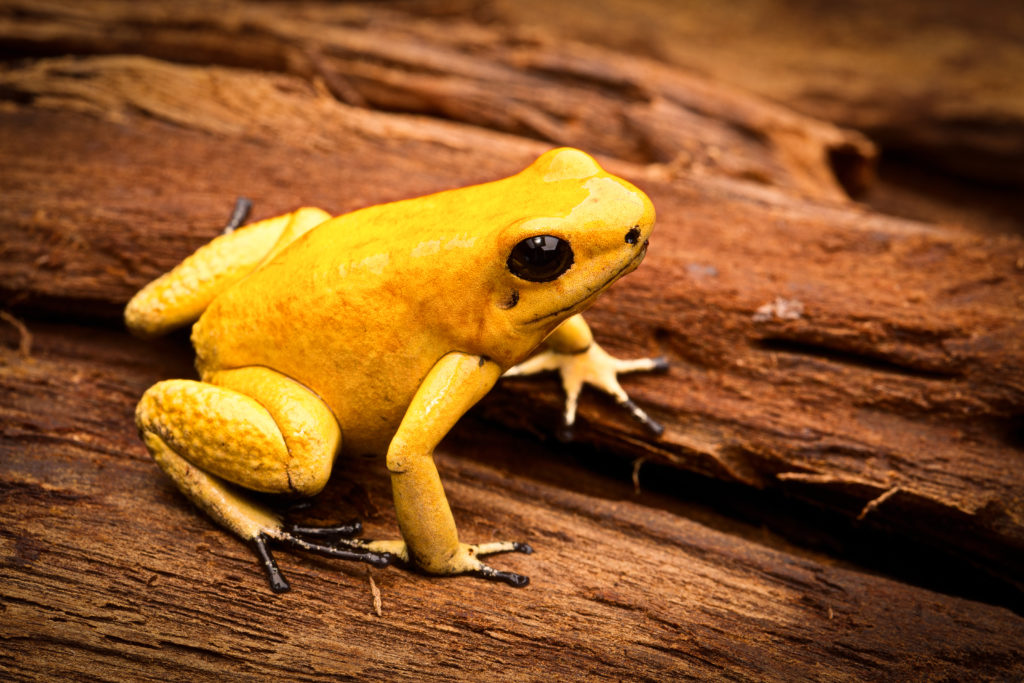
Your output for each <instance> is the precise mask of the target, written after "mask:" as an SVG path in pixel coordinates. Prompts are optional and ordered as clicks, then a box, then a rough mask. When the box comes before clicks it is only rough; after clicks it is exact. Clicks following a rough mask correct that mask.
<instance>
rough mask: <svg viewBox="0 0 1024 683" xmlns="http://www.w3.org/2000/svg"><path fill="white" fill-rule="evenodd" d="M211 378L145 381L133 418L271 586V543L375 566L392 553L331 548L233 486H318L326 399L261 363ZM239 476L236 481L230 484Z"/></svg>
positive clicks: (280, 582)
mask: <svg viewBox="0 0 1024 683" xmlns="http://www.w3.org/2000/svg"><path fill="white" fill-rule="evenodd" d="M208 379H209V380H210V383H206V382H195V381H190V380H169V381H165V382H159V383H158V384H155V385H153V386H152V387H150V389H149V390H148V391H146V393H145V394H144V395H143V397H142V400H141V401H140V402H139V405H138V408H137V409H136V422H137V424H138V426H139V429H140V431H141V433H142V438H143V440H144V441H145V443H146V446H147V448H148V449H149V452H150V454H151V455H152V456H153V459H154V460H156V462H157V464H158V465H160V468H161V469H162V470H163V471H164V472H165V473H166V474H167V475H168V476H170V477H171V479H172V480H174V482H175V484H176V485H177V486H178V488H179V489H180V490H181V491H182V492H183V493H184V494H185V495H186V496H188V497H189V498H190V499H191V500H192V501H193V502H194V503H195V504H196V505H197V506H199V507H200V508H201V509H203V510H205V511H206V512H207V513H208V514H209V515H210V516H211V517H212V518H213V519H214V520H216V521H217V522H218V523H219V524H221V525H222V526H224V527H226V528H227V529H229V530H231V531H233V532H234V533H235V534H237V535H238V536H240V537H241V538H242V539H243V540H245V541H246V542H247V543H249V545H250V546H251V547H252V548H253V550H254V551H255V552H256V554H257V556H258V557H259V558H260V560H261V562H262V564H263V567H264V570H265V571H266V573H267V577H268V579H269V581H270V586H271V589H273V590H274V591H275V592H281V591H284V590H287V589H288V584H287V582H286V581H285V580H284V578H283V577H282V576H281V572H280V571H279V570H278V568H277V564H276V563H275V562H274V558H273V555H272V554H271V552H270V549H269V547H268V542H280V543H284V544H286V545H290V546H292V547H296V548H300V549H303V550H307V551H310V552H315V553H319V554H323V555H328V556H331V557H338V558H342V559H349V560H359V561H362V562H368V563H370V564H374V565H377V566H384V565H387V564H388V563H389V561H390V558H389V557H388V556H386V555H383V554H381V553H376V552H372V551H370V550H368V549H364V548H359V547H356V548H337V547H334V546H333V545H326V544H324V543H322V542H321V541H323V540H336V539H338V538H341V537H343V536H345V535H348V532H353V533H358V531H359V528H358V526H354V525H347V526H346V527H338V528H335V529H333V530H331V531H333V532H334V533H333V535H329V534H328V535H327V536H324V535H321V536H319V537H318V536H317V535H316V534H312V535H309V534H305V533H303V531H304V530H302V529H300V528H287V527H285V526H284V525H283V524H282V523H281V520H280V519H279V518H278V517H277V516H276V515H275V514H273V513H272V512H270V511H269V510H267V509H266V508H264V507H262V506H260V505H258V504H256V503H254V502H252V501H251V500H249V499H248V498H247V497H246V496H245V495H244V494H243V493H242V492H241V491H240V490H239V489H238V486H241V487H245V488H249V489H252V490H256V491H263V492H267V493H293V494H300V495H314V494H316V493H318V492H319V491H320V490H321V489H322V488H323V487H324V485H325V484H326V483H327V479H328V477H329V476H330V471H331V466H332V464H333V460H334V455H335V453H336V452H337V450H338V446H339V444H340V440H341V433H340V430H339V428H338V424H337V421H336V420H335V419H334V416H333V415H332V414H331V413H330V411H329V410H328V408H327V406H326V405H324V404H323V402H322V401H320V399H319V398H318V397H316V396H315V395H314V394H313V393H312V392H310V391H309V390H308V389H306V388H305V387H304V386H302V385H301V384H299V383H297V382H295V381H293V380H291V379H289V378H287V377H285V376H283V375H281V374H279V373H276V372H274V371H273V370H269V369H267V368H260V367H253V368H239V369H235V370H226V371H222V372H218V373H214V374H213V375H211V376H210V377H209V378H208ZM236 485H237V486H236Z"/></svg>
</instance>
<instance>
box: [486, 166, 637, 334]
mask: <svg viewBox="0 0 1024 683" xmlns="http://www.w3.org/2000/svg"><path fill="white" fill-rule="evenodd" d="M514 179H515V180H516V181H518V182H517V183H516V184H515V185H513V186H512V189H511V191H512V192H518V193H521V196H520V197H510V198H509V199H510V200H512V201H515V202H517V203H518V205H520V206H527V207H530V208H529V213H530V217H528V218H524V219H522V220H519V221H516V222H514V223H513V224H511V225H509V226H508V227H506V228H505V229H504V230H502V231H501V233H500V235H498V245H497V247H498V253H499V256H500V258H501V260H502V263H503V266H504V268H503V272H502V274H501V277H500V278H499V281H500V285H499V287H498V288H497V291H496V292H495V296H496V300H495V306H496V307H497V308H498V309H500V314H502V315H504V316H506V322H507V323H508V324H510V325H511V326H512V327H514V328H517V329H518V330H519V331H520V332H521V333H522V334H525V335H530V336H532V335H534V334H538V333H540V334H542V335H546V334H548V333H549V332H550V331H551V330H552V329H554V328H555V326H557V325H558V323H560V322H561V321H562V320H565V319H566V318H568V317H569V316H571V315H574V314H575V313H579V312H580V311H582V310H584V309H585V308H587V307H588V306H589V305H590V304H591V303H593V301H594V299H596V298H597V296H598V295H599V294H600V293H601V292H603V291H604V290H605V289H607V288H608V287H609V286H610V285H611V284H612V283H613V282H615V281H616V280H618V279H619V278H620V277H622V276H623V275H625V274H627V273H629V272H630V271H632V270H633V269H635V268H636V267H637V266H638V265H640V261H642V260H643V258H644V254H645V253H646V252H647V240H648V238H649V237H650V235H651V231H652V230H653V228H654V206H653V205H652V204H651V200H650V199H648V197H647V195H645V194H644V193H643V192H641V191H640V190H638V189H637V188H636V187H634V186H633V185H631V184H629V183H628V182H626V181H624V180H622V179H621V178H617V177H615V176H613V175H610V174H608V173H607V172H605V171H604V170H603V169H602V168H601V167H600V166H599V165H598V164H597V162H596V161H595V160H594V159H593V158H592V157H590V156H589V155H587V154H585V153H583V152H581V151H579V150H575V149H568V148H563V149H556V150H552V151H550V152H548V153H546V154H544V155H543V156H541V157H540V158H539V159H537V161H536V162H534V163H533V164H532V165H531V166H530V167H529V168H527V169H526V170H525V171H523V172H522V173H520V174H519V175H517V176H514ZM510 180H513V179H510Z"/></svg>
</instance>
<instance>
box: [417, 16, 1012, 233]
mask: <svg viewBox="0 0 1024 683" xmlns="http://www.w3.org/2000/svg"><path fill="white" fill-rule="evenodd" d="M414 7H415V4H413V7H411V8H410V10H409V11H415V10H414ZM487 16H488V19H489V20H490V22H491V25H492V26H493V25H502V26H504V27H506V28H505V30H519V31H520V32H529V34H530V35H533V36H536V39H537V40H547V41H549V42H551V43H560V42H565V41H572V40H575V41H583V42H588V43H594V44H600V45H605V46H608V47H611V48H613V49H618V50H623V51H628V52H631V53H635V54H644V55H651V56H655V57H657V58H658V59H659V60H660V61H662V62H664V63H667V64H672V65H675V66H677V67H681V68H684V69H687V70H692V71H696V72H698V73H701V74H704V75H706V76H708V77H709V78H710V79H711V80H713V81H717V82H725V83H731V84H733V85H736V86H739V87H741V88H743V89H744V90H746V91H748V92H754V93H759V94H761V95H764V96H766V97H768V98H770V99H772V100H774V101H776V102H785V103H786V105H787V106H790V107H792V108H793V109H796V110H798V111H802V112H804V113H805V114H808V115H811V116H816V117H820V118H823V119H825V120H828V121H833V122H836V123H840V124H842V125H845V126H850V127H852V128H855V129H857V130H861V131H864V132H866V133H868V134H869V135H870V136H871V138H872V139H873V140H875V141H877V142H879V143H880V145H881V147H882V148H883V150H893V151H899V152H901V153H907V154H912V155H913V156H914V157H915V158H916V159H918V161H919V162H920V163H921V164H922V165H930V164H936V165H938V166H940V167H944V168H945V169H947V170H948V171H952V172H953V173H955V174H957V175H959V176H961V177H963V176H968V177H975V178H982V179H987V180H989V181H994V182H995V183H998V184H1006V183H1013V184H1015V185H1016V186H1018V187H1019V186H1020V185H1021V184H1022V183H1024V82H1022V80H1021V77H1020V74H1021V73H1024V4H1021V3H1020V2H1018V1H1017V0H992V1H991V2H986V3H985V7H984V11H979V6H978V5H976V4H974V3H972V2H958V1H956V0H952V1H950V0H947V1H945V2H900V3H898V4H893V3H890V2H886V1H885V0H866V1H861V2H857V3H829V4H827V5H823V4H820V3H806V2H803V3H801V2H797V3H793V2H780V1H779V0H740V1H739V2H728V3H718V2H706V3H692V2H691V3H679V2H673V1H672V0H646V1H644V2H615V1H614V0H612V1H607V0H606V1H604V2H601V3H600V5H597V6H595V4H594V3H593V2H591V1H590V0H568V1H566V2H558V3H550V2H546V1H545V0H533V1H527V2H522V1H520V0H495V1H494V2H490V3H488V12H487ZM444 19H445V20H446V19H448V18H447V17H446V18H444ZM436 20H438V21H440V20H441V19H436ZM609 26H614V27H615V29H614V30H609V28H608V27H609ZM1018 225H1019V223H1018Z"/></svg>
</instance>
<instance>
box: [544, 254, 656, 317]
mask: <svg viewBox="0 0 1024 683" xmlns="http://www.w3.org/2000/svg"><path fill="white" fill-rule="evenodd" d="M649 243H650V240H644V244H643V246H642V247H640V251H638V252H637V253H636V255H635V256H633V258H631V259H630V260H629V261H627V262H626V265H624V266H622V267H621V268H619V269H618V270H617V271H615V272H614V273H612V274H611V276H610V277H609V278H608V279H607V280H605V281H604V282H602V283H601V284H599V285H598V286H596V287H593V288H589V287H588V288H587V293H586V294H585V295H584V296H583V298H582V299H580V300H579V301H577V302H576V303H574V304H569V305H568V306H566V307H564V308H560V309H558V310H557V311H552V312H551V313H545V314H544V315H540V316H537V317H536V318H533V319H532V320H528V321H526V322H527V324H533V323H539V322H543V321H545V320H548V319H549V318H553V317H556V316H560V315H563V314H566V313H567V312H569V313H568V315H566V316H565V317H569V315H572V314H574V313H577V312H579V311H581V310H583V309H584V308H586V307H587V306H589V305H590V303H591V302H593V301H594V299H596V298H597V297H598V296H600V295H601V293H602V292H604V290H606V289H608V288H609V287H610V286H611V285H612V284H613V283H614V282H615V281H616V280H618V279H619V278H620V277H622V276H623V275H625V274H626V273H629V272H631V271H633V270H635V269H636V267H637V266H639V265H640V262H641V261H643V260H644V256H646V255H647V245H648V244H649Z"/></svg>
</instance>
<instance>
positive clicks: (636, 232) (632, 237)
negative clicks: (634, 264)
mask: <svg viewBox="0 0 1024 683" xmlns="http://www.w3.org/2000/svg"><path fill="white" fill-rule="evenodd" d="M639 241H640V228H638V227H637V226H633V227H632V228H630V229H629V232H627V233H626V244H636V243H637V242H639Z"/></svg>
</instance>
